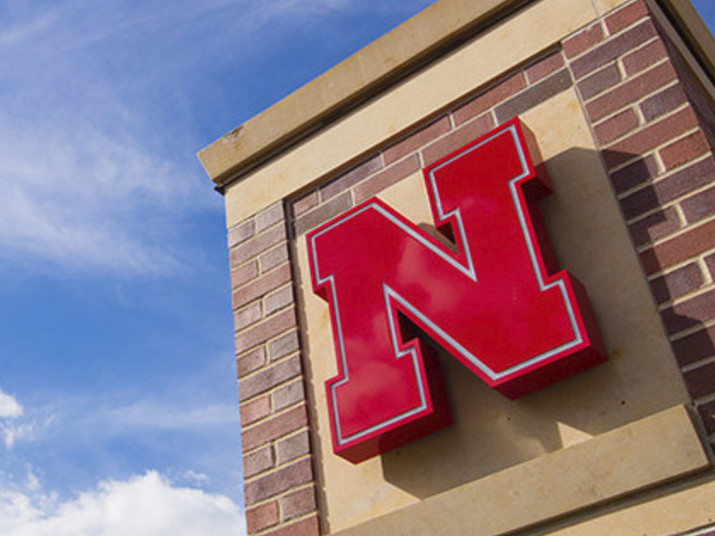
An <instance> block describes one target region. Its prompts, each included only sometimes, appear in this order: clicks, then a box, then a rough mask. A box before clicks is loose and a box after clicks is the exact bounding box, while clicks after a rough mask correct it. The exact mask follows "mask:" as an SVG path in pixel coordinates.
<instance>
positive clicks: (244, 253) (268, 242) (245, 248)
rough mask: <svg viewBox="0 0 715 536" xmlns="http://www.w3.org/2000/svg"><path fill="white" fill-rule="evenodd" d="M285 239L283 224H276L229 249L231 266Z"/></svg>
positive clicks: (239, 263)
mask: <svg viewBox="0 0 715 536" xmlns="http://www.w3.org/2000/svg"><path fill="white" fill-rule="evenodd" d="M285 239H286V230H285V226H284V225H276V226H275V227H272V228H270V229H268V230H267V231H264V232H263V233H261V234H258V235H255V236H254V237H253V238H251V239H250V240H247V241H246V242H244V243H243V244H241V245H239V246H236V247H235V248H233V249H232V250H231V254H230V255H231V266H239V265H241V264H243V263H244V262H246V261H247V260H249V259H252V258H253V257H255V256H256V255H258V254H259V253H263V252H264V251H266V250H267V249H270V248H272V247H273V246H275V245H276V244H278V243H279V242H282V241H283V240H285Z"/></svg>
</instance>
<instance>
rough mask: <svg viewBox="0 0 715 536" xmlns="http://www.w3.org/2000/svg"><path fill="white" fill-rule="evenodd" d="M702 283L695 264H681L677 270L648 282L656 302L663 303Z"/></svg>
mask: <svg viewBox="0 0 715 536" xmlns="http://www.w3.org/2000/svg"><path fill="white" fill-rule="evenodd" d="M702 284H703V276H702V274H701V273H700V268H699V267H698V265H697V264H695V263H691V264H688V265H686V266H681V267H680V268H678V269H677V270H673V271H672V272H670V273H668V274H666V275H664V276H661V277H658V278H657V279H654V280H653V281H651V282H650V288H651V291H652V292H653V296H654V297H655V300H656V301H657V302H658V303H665V302H667V301H670V300H674V299H676V298H679V297H680V296H683V295H685V294H688V293H689V292H693V291H695V290H697V289H698V288H700V285H702Z"/></svg>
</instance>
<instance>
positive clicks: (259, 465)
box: [243, 446, 276, 478]
mask: <svg viewBox="0 0 715 536" xmlns="http://www.w3.org/2000/svg"><path fill="white" fill-rule="evenodd" d="M243 450H244V451H245V450H246V449H245V448H244V449H243ZM275 463H276V461H275V457H274V454H273V447H271V446H267V447H264V448H262V449H259V450H254V451H253V452H250V453H248V454H246V455H244V456H243V477H244V478H250V477H252V476H254V475H257V474H258V473H262V472H263V471H267V470H268V469H270V468H271V467H273V466H275Z"/></svg>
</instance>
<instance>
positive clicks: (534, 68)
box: [525, 51, 564, 84]
mask: <svg viewBox="0 0 715 536" xmlns="http://www.w3.org/2000/svg"><path fill="white" fill-rule="evenodd" d="M563 66H564V57H563V55H562V54H561V51H556V52H553V53H551V54H549V55H548V56H546V57H544V58H541V59H539V60H538V61H536V62H535V63H533V64H531V65H529V66H528V67H527V68H526V71H525V73H526V79H527V81H528V82H529V83H530V84H533V83H534V82H537V81H539V80H541V79H542V78H544V77H546V76H548V75H550V74H551V73H553V72H556V71H558V70H559V69H561V67H563Z"/></svg>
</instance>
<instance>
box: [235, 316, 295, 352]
mask: <svg viewBox="0 0 715 536" xmlns="http://www.w3.org/2000/svg"><path fill="white" fill-rule="evenodd" d="M293 326H295V307H291V308H290V309H284V310H282V311H281V312H279V313H277V314H275V315H273V316H272V317H270V318H268V319H267V320H264V321H263V322H261V323H260V324H256V325H254V326H251V327H250V328H248V329H246V330H244V331H240V332H238V334H237V335H236V349H237V351H238V352H243V351H245V350H248V349H250V348H253V347H254V346H256V345H258V344H262V343H264V342H266V341H267V340H268V339H272V338H273V337H275V336H276V335H280V334H281V333H283V332H284V331H286V330H288V329H290V328H291V327H293Z"/></svg>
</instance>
